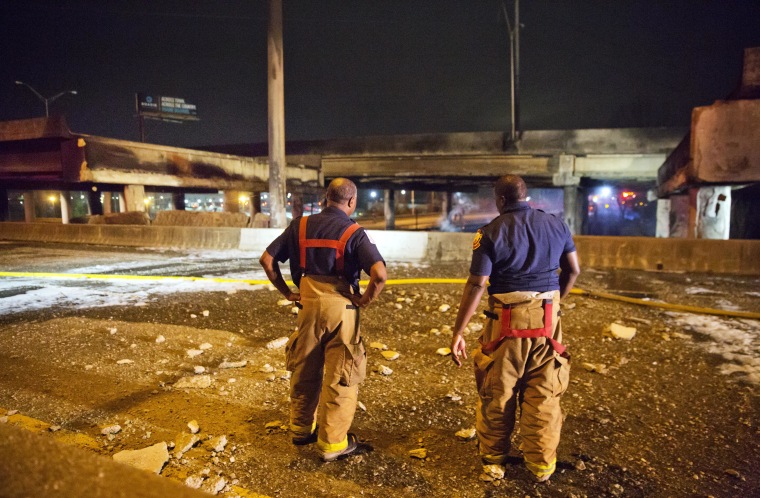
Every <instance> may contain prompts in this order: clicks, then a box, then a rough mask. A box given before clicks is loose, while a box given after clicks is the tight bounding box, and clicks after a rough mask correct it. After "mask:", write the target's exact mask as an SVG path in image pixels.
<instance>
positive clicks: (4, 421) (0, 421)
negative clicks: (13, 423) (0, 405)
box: [0, 415, 8, 424]
mask: <svg viewBox="0 0 760 498" xmlns="http://www.w3.org/2000/svg"><path fill="white" fill-rule="evenodd" d="M7 423H8V416H7V415H3V416H2V417H0V424H7Z"/></svg>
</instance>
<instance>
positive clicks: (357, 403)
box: [356, 401, 367, 412]
mask: <svg viewBox="0 0 760 498" xmlns="http://www.w3.org/2000/svg"><path fill="white" fill-rule="evenodd" d="M356 406H358V407H359V409H360V410H361V411H363V412H366V411H367V407H366V406H364V403H362V402H361V401H357V402H356Z"/></svg>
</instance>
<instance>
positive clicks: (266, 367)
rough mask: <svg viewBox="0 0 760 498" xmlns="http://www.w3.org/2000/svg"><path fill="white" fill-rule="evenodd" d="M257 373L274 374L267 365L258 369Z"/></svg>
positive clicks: (271, 367) (271, 368)
mask: <svg viewBox="0 0 760 498" xmlns="http://www.w3.org/2000/svg"><path fill="white" fill-rule="evenodd" d="M259 372H262V373H272V372H274V367H273V366H272V365H270V364H269V363H265V364H264V366H263V367H261V368H259Z"/></svg>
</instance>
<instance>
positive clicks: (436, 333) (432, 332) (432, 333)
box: [429, 328, 441, 336]
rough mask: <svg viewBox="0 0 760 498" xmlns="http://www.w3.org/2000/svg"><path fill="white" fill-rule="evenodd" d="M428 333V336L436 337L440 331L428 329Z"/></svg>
mask: <svg viewBox="0 0 760 498" xmlns="http://www.w3.org/2000/svg"><path fill="white" fill-rule="evenodd" d="M429 333H430V335H436V336H437V335H441V331H440V330H438V329H435V328H433V329H430V332H429Z"/></svg>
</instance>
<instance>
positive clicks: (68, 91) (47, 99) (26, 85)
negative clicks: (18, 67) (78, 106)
mask: <svg viewBox="0 0 760 498" xmlns="http://www.w3.org/2000/svg"><path fill="white" fill-rule="evenodd" d="M16 84H17V85H22V86H25V87H27V88H28V89H29V90H31V91H32V93H34V94H35V95H36V96H37V98H39V99H40V100H41V101H43V102H44V103H45V117H46V118H48V117H50V114H49V112H48V106H49V104H51V103H52V102H53V101H55V100H56V99H58V97H62V96H63V95H66V94H67V93H70V94H71V95H76V94H77V91H76V90H67V91H65V92H61V93H58V94H56V95H53V96H52V97H48V98H45V97H43V96H42V95H40V92H38V91H37V90H35V89H34V88H32V87H31V85H28V84H26V83H24V82H23V81H18V80H16Z"/></svg>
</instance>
